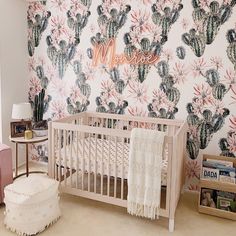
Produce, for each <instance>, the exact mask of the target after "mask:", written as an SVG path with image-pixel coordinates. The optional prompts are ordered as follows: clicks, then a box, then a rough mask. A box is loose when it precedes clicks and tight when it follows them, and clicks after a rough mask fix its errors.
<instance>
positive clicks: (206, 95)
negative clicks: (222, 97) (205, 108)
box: [194, 84, 213, 105]
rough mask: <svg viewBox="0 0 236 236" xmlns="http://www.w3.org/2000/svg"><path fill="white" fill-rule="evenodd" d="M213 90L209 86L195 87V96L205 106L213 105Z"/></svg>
mask: <svg viewBox="0 0 236 236" xmlns="http://www.w3.org/2000/svg"><path fill="white" fill-rule="evenodd" d="M211 93H212V88H211V87H210V85H208V84H200V85H195V86H194V95H195V96H197V98H198V100H200V101H201V102H202V104H203V105H207V104H211V103H212V101H213V97H212V94H211Z"/></svg>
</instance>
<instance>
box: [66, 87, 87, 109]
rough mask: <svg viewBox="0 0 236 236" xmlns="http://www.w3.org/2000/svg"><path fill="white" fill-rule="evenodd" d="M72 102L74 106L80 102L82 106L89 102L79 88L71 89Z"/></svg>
mask: <svg viewBox="0 0 236 236" xmlns="http://www.w3.org/2000/svg"><path fill="white" fill-rule="evenodd" d="M70 100H71V102H72V103H73V104H76V102H77V101H79V102H80V103H81V104H85V103H86V102H87V97H86V96H84V95H83V94H82V93H81V91H80V89H79V87H78V86H76V85H75V86H73V87H71V90H70Z"/></svg>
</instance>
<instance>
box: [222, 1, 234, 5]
mask: <svg viewBox="0 0 236 236" xmlns="http://www.w3.org/2000/svg"><path fill="white" fill-rule="evenodd" d="M231 2H232V1H231V0H223V4H224V5H229V4H230V3H231Z"/></svg>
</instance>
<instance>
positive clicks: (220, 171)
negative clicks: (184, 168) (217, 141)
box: [201, 159, 236, 184]
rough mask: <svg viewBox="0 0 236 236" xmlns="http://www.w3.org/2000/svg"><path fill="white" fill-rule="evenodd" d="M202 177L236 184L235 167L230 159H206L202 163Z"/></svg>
mask: <svg viewBox="0 0 236 236" xmlns="http://www.w3.org/2000/svg"><path fill="white" fill-rule="evenodd" d="M201 177H202V179H207V180H214V181H221V182H227V183H233V184H236V168H234V166H233V162H231V161H222V160H214V159H206V160H204V161H203V163H202V176H201Z"/></svg>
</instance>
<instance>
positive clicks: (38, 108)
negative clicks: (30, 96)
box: [33, 89, 45, 122]
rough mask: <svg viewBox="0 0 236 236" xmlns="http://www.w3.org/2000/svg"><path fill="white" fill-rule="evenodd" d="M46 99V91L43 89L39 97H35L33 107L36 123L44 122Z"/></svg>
mask: <svg viewBox="0 0 236 236" xmlns="http://www.w3.org/2000/svg"><path fill="white" fill-rule="evenodd" d="M44 97H45V90H44V89H42V90H41V92H40V93H39V94H38V95H35V97H34V106H33V120H34V122H39V121H42V120H43V113H44Z"/></svg>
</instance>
